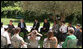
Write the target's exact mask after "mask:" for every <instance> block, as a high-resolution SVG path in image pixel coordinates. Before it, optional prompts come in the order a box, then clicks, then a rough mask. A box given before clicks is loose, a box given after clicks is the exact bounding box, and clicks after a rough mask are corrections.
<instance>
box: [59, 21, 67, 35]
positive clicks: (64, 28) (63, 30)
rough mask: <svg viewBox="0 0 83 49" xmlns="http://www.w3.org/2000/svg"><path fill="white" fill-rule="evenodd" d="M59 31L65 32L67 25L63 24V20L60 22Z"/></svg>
mask: <svg viewBox="0 0 83 49" xmlns="http://www.w3.org/2000/svg"><path fill="white" fill-rule="evenodd" d="M59 31H60V32H62V33H67V26H66V25H65V22H62V25H61V27H60V29H59Z"/></svg>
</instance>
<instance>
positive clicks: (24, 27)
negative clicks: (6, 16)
mask: <svg viewBox="0 0 83 49" xmlns="http://www.w3.org/2000/svg"><path fill="white" fill-rule="evenodd" d="M18 27H20V28H21V32H23V33H24V39H25V38H26V35H27V32H28V31H27V30H26V24H25V22H24V20H23V19H21V20H20V22H19V23H18Z"/></svg>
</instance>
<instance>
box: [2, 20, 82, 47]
mask: <svg viewBox="0 0 83 49" xmlns="http://www.w3.org/2000/svg"><path fill="white" fill-rule="evenodd" d="M39 27H40V23H39V21H38V20H37V19H35V21H34V24H33V27H32V29H31V31H30V33H29V32H28V30H27V29H26V23H25V22H24V20H23V19H21V20H20V22H19V23H18V27H16V28H15V27H14V25H13V21H12V20H10V22H9V24H8V27H5V28H4V27H3V23H1V36H4V37H6V38H7V47H9V46H11V45H12V41H11V40H12V39H13V38H15V37H17V38H18V39H19V40H21V47H22V48H27V45H29V44H30V48H38V45H39V44H38V41H39V40H41V39H40V38H41V37H43V36H47V37H46V38H44V39H43V48H67V42H68V40H73V39H78V42H77V45H78V46H82V27H81V26H80V24H77V25H76V27H74V26H72V23H71V22H70V23H68V26H67V25H66V24H65V21H61V23H60V24H59V23H58V22H57V21H56V20H55V21H54V24H53V27H52V28H51V29H50V23H49V22H48V20H47V19H44V24H43V27H42V28H41V29H40V33H39ZM20 32H23V34H24V37H23V38H22V37H21V36H20V35H19V34H20ZM27 37H28V38H27ZM26 39H27V40H28V43H27V42H26V41H25V40H26Z"/></svg>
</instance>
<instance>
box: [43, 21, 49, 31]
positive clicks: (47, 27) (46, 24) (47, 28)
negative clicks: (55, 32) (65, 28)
mask: <svg viewBox="0 0 83 49" xmlns="http://www.w3.org/2000/svg"><path fill="white" fill-rule="evenodd" d="M43 28H46V30H49V28H50V23H49V22H48V23H44V24H43Z"/></svg>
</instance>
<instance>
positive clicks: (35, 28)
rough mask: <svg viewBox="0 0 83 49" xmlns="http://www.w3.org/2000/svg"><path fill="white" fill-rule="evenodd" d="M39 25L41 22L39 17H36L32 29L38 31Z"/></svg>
mask: <svg viewBox="0 0 83 49" xmlns="http://www.w3.org/2000/svg"><path fill="white" fill-rule="evenodd" d="M39 26H40V23H39V22H38V20H37V19H35V21H34V24H33V28H32V29H31V31H32V30H37V31H38V29H39Z"/></svg>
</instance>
